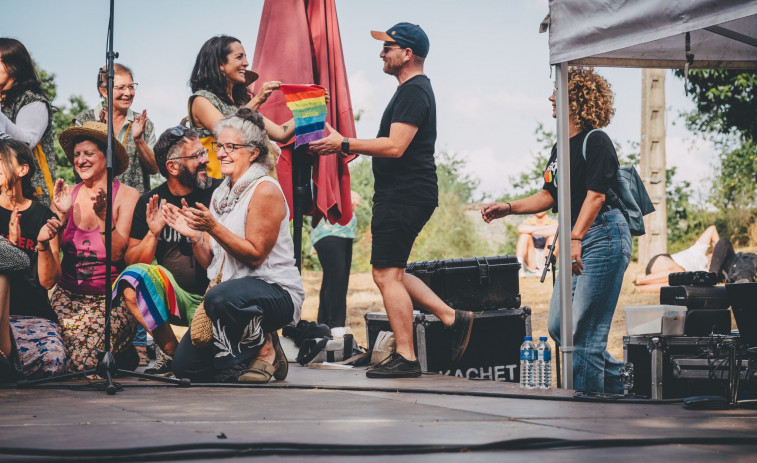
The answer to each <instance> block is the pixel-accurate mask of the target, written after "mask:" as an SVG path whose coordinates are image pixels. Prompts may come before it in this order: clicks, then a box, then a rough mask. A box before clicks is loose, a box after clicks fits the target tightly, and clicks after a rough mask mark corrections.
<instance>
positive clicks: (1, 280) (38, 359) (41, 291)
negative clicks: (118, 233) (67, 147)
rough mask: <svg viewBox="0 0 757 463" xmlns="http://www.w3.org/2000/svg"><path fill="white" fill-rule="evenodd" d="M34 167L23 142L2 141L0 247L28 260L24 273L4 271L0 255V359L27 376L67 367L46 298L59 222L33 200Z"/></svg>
mask: <svg viewBox="0 0 757 463" xmlns="http://www.w3.org/2000/svg"><path fill="white" fill-rule="evenodd" d="M35 169H36V167H35V166H34V158H33V155H32V152H31V150H30V149H29V147H28V146H26V144H25V143H22V142H20V141H18V140H13V139H10V138H8V137H6V138H0V235H2V237H3V239H2V241H3V244H1V246H10V247H12V248H14V249H13V250H14V251H15V252H16V253H21V254H24V255H25V256H22V257H26V259H28V262H29V265H28V266H27V267H26V268H25V269H24V270H23V271H21V270H17V271H8V272H6V271H5V270H9V269H7V268H6V267H7V266H8V264H9V262H8V261H9V260H11V259H12V255H6V253H0V259H2V260H3V262H2V263H0V357H5V359H6V360H8V361H10V363H11V364H13V365H16V368H14V370H16V371H15V373H16V374H20V376H23V377H25V378H38V377H43V376H51V375H55V374H60V373H63V372H65V368H66V350H65V348H64V347H63V341H62V339H61V334H60V329H59V327H58V323H57V322H58V317H57V316H56V314H55V312H54V311H53V309H52V307H51V306H50V300H49V299H48V297H47V291H48V290H49V289H51V288H52V287H53V286H54V285H55V282H56V281H57V280H58V277H59V276H60V261H59V256H58V237H57V235H58V229H59V227H60V225H61V223H60V220H58V217H56V216H55V214H53V213H52V211H51V210H50V209H49V208H48V207H47V206H44V205H42V204H40V203H39V202H38V201H36V200H35V198H36V191H35V188H34V187H33V186H32V182H31V178H32V177H33V176H34V171H35ZM6 251H8V249H6ZM0 360H2V359H0ZM0 373H2V372H0ZM2 376H3V374H0V380H2V379H3V378H2ZM5 379H8V378H5Z"/></svg>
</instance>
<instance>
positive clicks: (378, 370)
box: [365, 352, 422, 378]
mask: <svg viewBox="0 0 757 463" xmlns="http://www.w3.org/2000/svg"><path fill="white" fill-rule="evenodd" d="M421 374H422V372H421V364H420V363H418V361H417V360H414V361H412V362H411V361H410V360H407V359H406V358H405V357H403V356H401V355H400V354H398V353H396V352H395V353H394V354H392V355H390V356H389V357H387V358H386V360H384V361H383V362H381V363H379V364H378V365H376V366H373V367H371V368H369V369H368V371H366V372H365V376H367V377H369V378H417V377H418V376H420V375H421Z"/></svg>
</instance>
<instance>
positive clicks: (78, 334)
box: [50, 286, 137, 371]
mask: <svg viewBox="0 0 757 463" xmlns="http://www.w3.org/2000/svg"><path fill="white" fill-rule="evenodd" d="M50 301H51V303H52V306H53V310H55V312H56V313H57V314H58V323H59V324H60V327H61V334H62V335H63V344H64V345H65V347H66V350H67V351H68V356H69V358H70V366H69V370H70V371H80V370H87V369H91V368H95V367H96V366H97V353H98V352H101V351H103V350H104V348H105V296H104V295H90V294H78V293H73V292H71V291H68V290H65V289H63V288H61V287H60V286H58V287H57V288H56V289H55V292H54V293H53V295H52V297H51V298H50ZM136 330H137V321H136V320H135V319H134V317H133V316H132V315H131V313H129V310H128V309H127V308H126V304H125V303H123V302H121V303H120V304H118V305H113V307H112V308H111V314H110V333H111V337H110V344H111V351H112V352H113V353H114V354H117V353H119V352H126V351H127V350H128V349H131V348H132V341H133V340H134V334H135V332H136Z"/></svg>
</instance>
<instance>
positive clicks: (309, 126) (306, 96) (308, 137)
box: [281, 84, 327, 148]
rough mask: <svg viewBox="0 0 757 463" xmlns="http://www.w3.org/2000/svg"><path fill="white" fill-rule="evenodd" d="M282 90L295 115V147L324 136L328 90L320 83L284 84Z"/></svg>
mask: <svg viewBox="0 0 757 463" xmlns="http://www.w3.org/2000/svg"><path fill="white" fill-rule="evenodd" d="M281 91H282V92H283V93H284V98H286V102H287V106H288V107H289V109H290V110H291V111H292V114H293V115H294V135H295V140H294V147H295V148H297V147H298V146H300V145H304V144H307V143H310V142H311V141H316V140H320V139H321V138H323V129H324V128H325V126H326V112H327V111H326V90H324V88H323V87H321V86H320V85H312V84H311V85H294V84H282V85H281Z"/></svg>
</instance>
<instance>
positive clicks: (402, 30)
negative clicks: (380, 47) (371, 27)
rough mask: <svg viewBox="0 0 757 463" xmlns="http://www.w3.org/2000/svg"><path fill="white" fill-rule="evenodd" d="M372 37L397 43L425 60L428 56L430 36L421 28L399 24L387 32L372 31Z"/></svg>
mask: <svg viewBox="0 0 757 463" xmlns="http://www.w3.org/2000/svg"><path fill="white" fill-rule="evenodd" d="M371 36H373V38H374V39H376V40H383V41H384V42H396V43H397V44H398V45H399V46H401V47H402V48H409V49H411V50H413V53H414V54H416V55H418V56H420V57H421V58H425V57H426V55H428V49H429V43H428V36H427V35H426V33H425V32H423V29H421V26H419V25H417V24H410V23H399V24H395V25H394V26H392V27H390V28H389V29H388V30H387V31H386V32H381V31H371Z"/></svg>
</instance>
